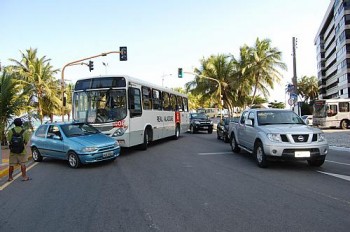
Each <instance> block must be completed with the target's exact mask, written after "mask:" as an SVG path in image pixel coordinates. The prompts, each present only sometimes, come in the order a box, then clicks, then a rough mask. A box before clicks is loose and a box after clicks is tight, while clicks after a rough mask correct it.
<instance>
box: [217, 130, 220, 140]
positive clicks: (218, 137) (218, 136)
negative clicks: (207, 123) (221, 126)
mask: <svg viewBox="0 0 350 232" xmlns="http://www.w3.org/2000/svg"><path fill="white" fill-rule="evenodd" d="M216 138H217V139H218V140H220V139H221V137H220V135H219V132H216Z"/></svg>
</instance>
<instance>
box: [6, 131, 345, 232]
mask: <svg viewBox="0 0 350 232" xmlns="http://www.w3.org/2000/svg"><path fill="white" fill-rule="evenodd" d="M28 172H29V175H30V176H31V177H32V178H33V180H31V181H28V182H21V181H20V179H17V180H15V181H14V182H12V183H11V184H10V185H6V186H5V187H4V186H3V187H2V190H1V191H0V205H1V211H0V222H1V223H0V231H1V232H7V231H11V232H12V231H36V232H40V231H50V232H51V231H94V232H95V231H167V232H168V231H170V232H171V231H181V232H183V231H201V232H202V231H210V232H212V231H349V228H350V216H349V215H350V194H349V193H350V182H349V181H350V179H349V177H350V154H349V152H348V151H342V150H330V153H329V155H328V156H327V161H326V162H325V164H324V165H323V166H322V167H320V168H310V167H308V166H307V163H306V162H276V163H273V164H272V165H271V166H270V167H269V168H268V169H261V168H258V167H257V166H256V164H255V161H254V159H253V158H252V157H251V156H250V155H249V154H247V153H239V154H234V153H232V152H231V149H230V146H229V145H228V144H227V143H224V142H222V141H219V140H217V139H216V134H215V133H213V134H211V135H209V134H206V133H200V134H194V135H191V134H184V135H183V136H182V137H180V139H179V140H163V141H161V142H157V143H156V144H154V145H152V146H151V147H149V149H148V150H147V151H138V150H134V149H124V150H123V152H122V155H121V156H120V157H119V158H118V159H117V160H116V161H115V162H106V163H100V164H93V165H88V166H83V167H82V168H80V169H71V168H69V167H68V165H67V164H66V162H64V161H56V160H51V159H45V160H44V161H43V162H42V163H39V164H36V165H35V166H33V167H31V168H30V170H29V171H28ZM347 178H348V179H347Z"/></svg>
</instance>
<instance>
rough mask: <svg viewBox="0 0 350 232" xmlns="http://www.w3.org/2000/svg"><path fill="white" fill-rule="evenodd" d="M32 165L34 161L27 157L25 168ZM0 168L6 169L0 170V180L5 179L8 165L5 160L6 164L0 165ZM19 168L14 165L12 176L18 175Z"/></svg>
mask: <svg viewBox="0 0 350 232" xmlns="http://www.w3.org/2000/svg"><path fill="white" fill-rule="evenodd" d="M33 163H34V161H33V160H32V157H31V156H30V157H28V161H27V162H26V166H27V168H28V167H29V166H30V165H32V164H33ZM1 167H6V168H5V169H4V170H0V180H1V179H2V178H4V177H7V176H8V174H9V163H8V160H7V163H3V164H1ZM20 169H21V166H20V165H19V164H17V165H15V168H14V170H13V175H14V176H15V175H17V173H20V172H21V171H20Z"/></svg>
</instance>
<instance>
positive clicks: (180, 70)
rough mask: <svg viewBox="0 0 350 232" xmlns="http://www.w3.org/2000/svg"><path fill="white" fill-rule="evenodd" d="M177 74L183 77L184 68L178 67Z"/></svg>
mask: <svg viewBox="0 0 350 232" xmlns="http://www.w3.org/2000/svg"><path fill="white" fill-rule="evenodd" d="M177 76H178V77H179V78H182V68H178V70H177Z"/></svg>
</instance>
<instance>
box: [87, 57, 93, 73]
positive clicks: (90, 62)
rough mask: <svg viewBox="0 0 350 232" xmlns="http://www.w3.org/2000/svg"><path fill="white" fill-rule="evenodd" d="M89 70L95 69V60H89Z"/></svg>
mask: <svg viewBox="0 0 350 232" xmlns="http://www.w3.org/2000/svg"><path fill="white" fill-rule="evenodd" d="M88 66H89V71H90V72H91V70H94V62H93V61H91V60H90V61H89V65H88Z"/></svg>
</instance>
